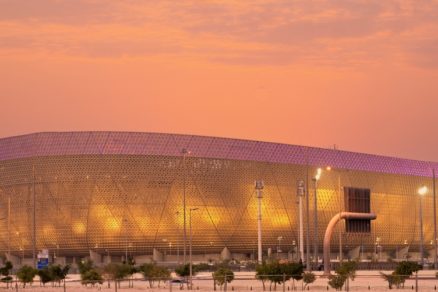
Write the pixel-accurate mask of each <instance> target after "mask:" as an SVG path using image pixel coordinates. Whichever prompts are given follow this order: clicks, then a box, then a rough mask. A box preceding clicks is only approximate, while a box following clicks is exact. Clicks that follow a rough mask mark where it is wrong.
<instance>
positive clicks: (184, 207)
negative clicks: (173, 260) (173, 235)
mask: <svg viewBox="0 0 438 292" xmlns="http://www.w3.org/2000/svg"><path fill="white" fill-rule="evenodd" d="M181 154H182V156H183V171H184V172H183V218H184V223H183V224H184V240H183V249H184V252H183V264H184V265H185V264H186V254H187V227H186V176H187V174H186V173H187V169H186V156H187V155H188V154H190V151H188V150H187V149H185V148H183V149H182V150H181Z"/></svg>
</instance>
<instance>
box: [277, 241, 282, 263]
mask: <svg viewBox="0 0 438 292" xmlns="http://www.w3.org/2000/svg"><path fill="white" fill-rule="evenodd" d="M277 240H278V246H277V258H280V253H281V241H282V240H283V236H279V237H277Z"/></svg>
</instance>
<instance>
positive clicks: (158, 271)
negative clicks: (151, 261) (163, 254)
mask: <svg viewBox="0 0 438 292" xmlns="http://www.w3.org/2000/svg"><path fill="white" fill-rule="evenodd" d="M153 276H154V279H155V280H156V281H158V288H159V287H160V283H161V281H166V280H168V279H169V278H170V272H169V270H168V269H167V268H165V267H159V266H154V269H153Z"/></svg>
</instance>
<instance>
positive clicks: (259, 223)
mask: <svg viewBox="0 0 438 292" xmlns="http://www.w3.org/2000/svg"><path fill="white" fill-rule="evenodd" d="M263 187H264V183H263V181H262V180H257V181H256V182H255V189H256V192H257V199H258V213H257V231H258V232H257V246H258V255H257V256H258V258H257V260H258V263H259V264H261V263H262V261H263V257H262V198H263Z"/></svg>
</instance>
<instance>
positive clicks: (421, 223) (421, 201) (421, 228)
mask: <svg viewBox="0 0 438 292" xmlns="http://www.w3.org/2000/svg"><path fill="white" fill-rule="evenodd" d="M423 244H424V236H423V196H422V195H420V262H421V267H424V251H423V249H424V248H423Z"/></svg>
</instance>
